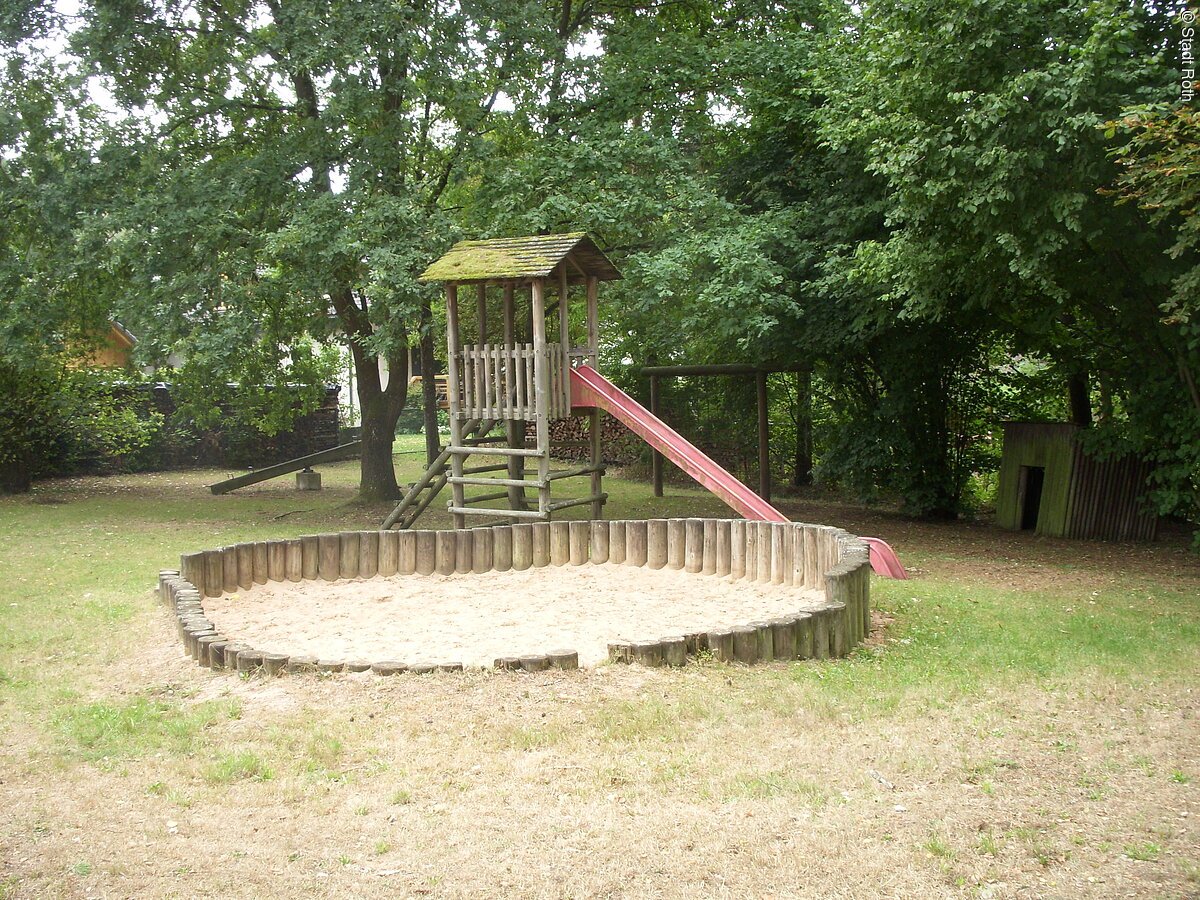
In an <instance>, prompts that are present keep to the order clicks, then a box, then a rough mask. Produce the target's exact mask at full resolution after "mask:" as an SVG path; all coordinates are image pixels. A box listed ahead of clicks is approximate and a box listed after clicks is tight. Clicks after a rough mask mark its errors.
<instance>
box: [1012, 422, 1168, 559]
mask: <svg viewBox="0 0 1200 900" xmlns="http://www.w3.org/2000/svg"><path fill="white" fill-rule="evenodd" d="M1080 430H1081V429H1080V427H1079V426H1078V425H1072V424H1069V423H1065V422H1005V423H1004V452H1003V455H1002V457H1001V460H1000V485H999V489H998V491H997V496H996V521H997V523H998V524H999V525H1001V526H1002V527H1004V528H1012V529H1018V530H1022V531H1034V532H1037V533H1038V534H1046V535H1051V536H1054V537H1068V538H1084V539H1093V540H1111V541H1131V540H1153V539H1154V535H1155V532H1156V531H1157V528H1158V517H1157V516H1156V515H1155V514H1154V513H1153V512H1150V511H1148V510H1147V509H1146V508H1145V506H1144V505H1143V504H1142V503H1141V496H1142V494H1143V493H1144V492H1145V490H1146V479H1147V477H1148V476H1149V474H1150V471H1151V465H1150V463H1148V462H1147V461H1146V460H1142V459H1138V458H1136V457H1133V456H1126V457H1123V458H1120V459H1111V460H1100V459H1096V458H1094V457H1092V456H1089V455H1088V454H1086V453H1085V452H1084V450H1083V447H1082V446H1081V444H1080V440H1079V434H1080Z"/></svg>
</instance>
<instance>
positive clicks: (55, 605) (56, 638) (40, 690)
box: [0, 435, 1200, 784]
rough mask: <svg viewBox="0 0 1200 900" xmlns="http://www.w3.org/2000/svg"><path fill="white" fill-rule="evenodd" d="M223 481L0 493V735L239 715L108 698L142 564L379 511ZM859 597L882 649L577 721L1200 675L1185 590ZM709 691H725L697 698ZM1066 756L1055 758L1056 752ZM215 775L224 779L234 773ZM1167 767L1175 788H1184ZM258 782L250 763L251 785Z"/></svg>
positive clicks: (331, 768) (931, 703)
mask: <svg viewBox="0 0 1200 900" xmlns="http://www.w3.org/2000/svg"><path fill="white" fill-rule="evenodd" d="M422 446H423V444H422V439H421V437H420V435H415V436H407V437H404V438H400V439H398V440H397V445H396V448H397V456H396V462H397V469H398V477H399V478H400V480H401V481H406V480H410V479H412V478H415V477H416V476H417V474H419V472H420V470H421V468H422V461H423V453H422ZM226 474H227V473H225V472H214V471H208V472H188V473H169V474H161V475H146V476H138V477H132V476H131V477H119V478H111V479H83V480H77V481H59V482H50V483H46V484H39V485H37V486H36V489H35V492H34V493H33V494H32V495H29V496H23V497H6V498H0V541H3V543H4V545H5V547H6V552H5V553H4V554H2V555H0V585H3V588H0V590H2V593H0V726H2V725H3V721H4V719H5V718H6V717H10V718H11V717H13V716H14V715H15V714H16V713H18V712H24V713H26V714H31V716H30V717H31V718H33V719H35V720H36V721H38V722H41V723H43V725H44V726H46V727H47V729H48V731H49V732H50V733H51V734H56V735H58V736H60V737H63V738H65V741H64V747H65V748H66V749H67V750H69V751H70V753H72V754H75V755H77V756H79V757H81V758H83V759H86V760H98V759H124V758H130V757H136V756H141V755H145V754H146V753H148V752H162V753H169V754H189V753H194V752H197V751H198V750H199V749H201V748H202V747H203V746H204V732H205V730H206V729H207V728H208V727H209V726H210V725H211V724H212V723H213V722H215V721H218V720H220V719H222V718H228V717H230V716H236V715H237V709H236V705H227V704H226V705H222V704H203V703H201V704H195V703H189V702H186V700H185V699H184V698H180V697H177V696H171V695H169V694H166V693H164V692H162V691H158V692H150V693H146V694H145V695H144V696H135V697H132V698H130V697H127V696H123V695H122V692H121V685H120V678H121V672H122V666H124V667H127V666H128V665H129V664H130V661H129V660H128V658H127V656H126V653H127V651H126V644H127V642H128V641H127V635H129V634H131V633H132V634H136V633H138V632H139V631H140V630H141V629H143V628H144V627H145V626H146V625H147V624H148V623H151V622H153V621H155V617H158V616H161V611H160V610H159V609H158V608H157V605H156V601H155V599H154V596H153V593H152V591H151V590H150V589H151V588H152V586H153V584H154V580H155V575H156V573H157V571H158V570H159V569H160V568H164V567H168V566H172V565H174V564H175V563H176V561H177V560H178V556H179V554H180V553H181V552H185V551H191V550H196V549H203V548H207V547H215V546H221V545H223V544H227V543H230V542H234V541H239V540H248V539H255V540H263V539H271V538H287V537H294V536H297V535H300V534H305V533H313V532H319V531H327V530H331V529H333V528H338V529H349V528H368V527H377V526H378V523H379V521H380V520H381V519H382V517H383V515H384V514H386V512H387V508H386V506H383V507H364V506H362V505H360V504H359V503H358V502H357V500H356V498H355V494H354V487H355V483H356V479H357V463H356V462H354V461H348V462H344V463H338V464H334V465H330V466H324V467H322V474H323V476H324V483H325V490H324V491H322V492H321V493H320V494H317V495H312V494H304V495H301V494H298V493H297V492H296V491H295V490H294V488H293V484H292V482H291V480H290V479H288V478H283V479H279V480H276V481H273V482H266V483H264V484H262V485H259V486H256V487H255V488H250V489H245V490H243V491H239V492H236V493H234V494H229V495H224V496H219V497H217V496H213V495H211V494H209V493H208V491H207V490H206V488H205V485H206V484H208V483H210V482H212V481H215V480H217V479H218V478H220V477H223V476H225V475H226ZM605 486H606V489H607V490H608V491H609V493H610V498H611V499H610V502H609V505H608V508H607V510H606V513H607V515H608V516H609V517H611V518H645V517H648V516H673V515H710V514H726V511H725V510H724V508H723V506H722V504H721V503H720V502H719V501H718V500H716V499H715V498H713V497H711V496H709V495H708V494H706V493H704V492H703V491H701V490H699V489H685V488H682V487H678V486H674V485H672V486H669V487H668V491H667V494H668V496H666V497H664V498H655V497H653V496H652V493H651V491H650V488H649V485H648V484H646V483H643V482H637V481H630V480H624V479H620V478H613V477H610V478H607V479H606V481H605ZM436 505H437V504H435V506H436ZM783 506H784V509H785V511H786V510H787V509H788V507H787V505H786V503H785V504H783ZM580 514H581V515H582V512H581V513H580ZM857 514H859V513H856V512H854V511H853V510H852V509H850V508H846V507H834V508H830V509H820V508H818V509H816V510H813V509H802V510H800V512H799V513H798V514H797V515H798V516H802V517H805V518H809V519H814V518H823V519H825V520H826V521H833V522H835V523H841V522H843V521H844V519H843V517H844V516H846V515H851V516H852V515H857ZM422 524H423V525H425V526H427V527H444V526H447V525H449V520H448V518H447V516H446V515H445V513H444V512H431V513H430V514H429V516H428V518H427V519H424V520H422ZM877 524H878V523H877ZM885 524H886V522H885ZM893 524H894V523H893ZM896 527H899V526H896ZM905 527H906V528H907V526H905ZM995 534H1003V533H995ZM960 536H967V537H970V539H972V540H976V541H978V540H979V539H980V535H979V533H978V529H975V530H974V531H971V532H969V533H968V532H967V531H966V530H955V529H954V528H950V527H942V528H940V529H936V530H935V529H932V528H931V529H929V530H927V531H919V530H918V531H913V532H911V534H910V536H909V538H908V541H907V544H901V545H900V546H899V549H900V552H901V554H902V556H903V557H904V558H905V561H906V562H908V563H909V564H913V563H916V564H918V565H920V566H922V567H923V568H927V569H929V570H931V571H933V572H938V571H939V566H938V565H936V564H935V563H936V562H937V561H942V560H953V559H958V558H962V559H968V558H970V556H969V554H965V553H964V552H960V550H959V546H958V542H959V538H960ZM984 539H985V540H986V539H988V533H985V534H984ZM1021 539H1022V540H1023V539H1024V538H1023V537H1022V538H1021ZM1014 540H1015V539H1014ZM1030 546H1031V547H1032V548H1033V549H1034V550H1036V551H1037V552H1039V553H1042V554H1043V555H1044V557H1045V558H1046V559H1047V560H1048V561H1047V562H1046V563H1045V566H1044V567H1045V569H1046V570H1047V571H1048V572H1049V574H1050V575H1054V574H1055V573H1060V574H1062V575H1064V576H1070V575H1071V574H1072V573H1075V572H1081V571H1082V572H1085V573H1086V572H1087V571H1088V564H1087V563H1086V562H1081V561H1080V559H1079V557H1080V555H1081V554H1082V555H1084V556H1086V555H1087V554H1088V553H1090V552H1091V551H1090V550H1089V549H1088V548H1089V545H1086V544H1078V545H1066V544H1065V542H1064V549H1063V550H1062V551H1061V552H1059V553H1053V552H1051V550H1047V549H1046V548H1044V547H1043V546H1042V545H1039V544H1031V545H1030ZM1139 552H1140V551H1139ZM872 591H873V602H874V603H875V605H876V606H878V607H879V608H881V609H883V610H884V611H886V612H888V613H890V614H891V615H893V616H894V617H895V619H896V621H895V624H894V625H893V627H892V629H891V630H890V633H889V637H890V641H889V642H888V643H887V644H886V646H885V647H882V648H879V649H876V650H867V649H860V650H858V651H856V652H855V653H854V655H853V656H852V657H851V658H850V659H848V660H842V661H839V662H836V663H824V664H806V665H793V666H773V667H762V668H756V669H753V670H744V669H737V668H734V669H727V668H726V667H724V666H721V665H719V664H708V665H701V666H698V667H695V669H694V670H689V671H694V672H695V673H696V675H697V677H695V678H690V679H687V680H684V681H681V682H680V683H678V684H676V685H674V686H673V689H672V690H671V691H670V692H667V693H657V694H654V693H651V694H645V695H639V696H636V697H632V698H630V699H627V700H622V701H616V702H610V703H606V704H604V705H602V706H598V707H596V708H595V709H593V710H591V711H589V714H588V718H587V721H586V722H585V723H584V726H583V727H584V729H585V731H586V733H587V734H588V735H589V736H590V739H593V740H598V741H600V742H601V743H607V744H614V745H640V744H651V745H655V744H657V745H673V744H678V743H679V742H681V741H686V739H687V737H688V735H689V734H691V733H692V732H693V731H694V730H695V729H698V728H704V727H705V726H706V725H719V724H720V723H723V722H727V721H730V720H731V719H736V720H738V721H742V720H752V719H753V718H754V717H756V716H765V715H773V716H780V715H783V716H786V715H791V714H794V713H796V712H797V711H804V712H807V713H809V714H813V715H817V716H821V717H824V718H828V719H830V720H842V719H847V718H848V719H849V720H850V721H863V720H865V719H869V718H872V717H877V716H884V715H889V714H893V713H910V712H913V711H917V712H919V711H923V710H934V709H940V708H945V707H948V706H950V705H952V704H955V703H957V702H959V701H960V700H961V699H962V698H964V697H965V698H971V697H976V696H979V695H981V694H983V693H984V692H986V691H987V690H989V689H990V688H994V687H997V686H1011V685H1030V684H1034V685H1037V686H1039V687H1041V688H1051V689H1053V688H1054V687H1055V686H1056V685H1059V684H1062V683H1065V682H1068V681H1071V680H1072V679H1078V678H1079V677H1081V676H1082V677H1084V678H1086V677H1088V676H1089V675H1091V674H1102V675H1109V676H1115V677H1118V678H1121V679H1125V680H1128V681H1131V682H1133V683H1134V684H1143V683H1149V682H1151V681H1153V680H1154V679H1160V678H1179V677H1181V675H1180V673H1186V672H1190V671H1194V670H1195V669H1196V667H1197V663H1198V662H1200V654H1198V651H1197V648H1198V647H1200V590H1198V589H1197V581H1196V579H1195V578H1186V577H1179V576H1175V577H1169V578H1168V577H1166V576H1163V575H1161V574H1154V573H1150V574H1144V573H1139V572H1138V571H1136V570H1133V571H1131V572H1128V573H1125V572H1123V571H1119V570H1113V571H1112V572H1111V573H1110V575H1109V576H1108V577H1106V578H1105V579H1102V580H1101V581H1100V583H1099V584H1098V587H1092V586H1089V587H1087V588H1083V587H1080V586H1079V585H1078V584H1075V583H1073V582H1072V581H1071V580H1070V579H1069V578H1068V577H1064V581H1063V583H1062V584H1058V583H1056V582H1054V580H1053V578H1049V579H1047V580H1046V581H1045V582H1044V583H1042V582H1039V583H1038V586H1037V587H1036V588H1034V589H1029V588H1024V587H1004V586H1003V585H1002V582H1000V581H997V580H992V581H989V582H988V583H986V584H980V583H966V582H964V581H961V580H958V579H956V578H954V577H952V576H950V575H945V574H924V575H922V577H920V578H918V579H916V580H913V581H907V582H896V581H884V580H880V579H875V580H874V581H873V584H872ZM718 679H727V680H728V681H729V682H730V684H731V685H732V690H719V691H717V690H713V684H714V683H715V682H716V680H718ZM335 724H336V723H331V722H330V721H329V720H326V722H325V727H326V730H325V731H319V732H317V733H315V734H311V735H307V736H306V737H305V738H304V739H303V742H302V743H301V744H299V745H298V746H295V747H293V748H292V752H293V755H294V757H295V759H296V760H297V762H295V763H294V765H295V766H296V767H297V768H298V770H299V771H304V772H307V773H308V774H310V775H311V776H313V777H315V778H318V779H324V780H332V781H336V780H339V779H341V778H342V777H343V776H344V773H345V772H346V766H345V760H344V759H343V756H344V752H343V747H342V737H341V736H340V733H338V732H337V731H336V730H335ZM573 730H577V729H576V728H573V727H571V726H569V725H567V724H566V723H563V722H557V721H555V720H554V717H553V716H551V717H549V718H548V719H546V720H544V721H541V722H536V723H523V724H522V725H521V726H520V727H519V728H518V729H517V730H515V731H512V732H511V733H509V734H506V735H499V736H498V737H499V739H500V740H501V742H502V743H504V744H506V745H507V746H509V747H510V748H513V749H518V750H535V749H553V748H554V747H555V746H556V745H558V744H561V743H563V742H564V741H566V740H567V737H566V736H567V735H569V734H570V733H572V731H573ZM299 733H301V732H299V731H296V730H294V731H293V732H292V734H299ZM285 737H286V736H285ZM1063 739H1064V740H1067V738H1065V737H1064V738H1063ZM297 740H300V739H299V738H297ZM1062 750H1063V752H1070V748H1069V746H1068V745H1067V744H1065V743H1064V744H1063V746H1062ZM271 758H272V760H273V761H274V756H272V757H271ZM229 765H230V766H231V768H230V770H229V771H230V777H234V778H236V777H244V776H242V775H238V774H237V767H236V766H232V764H231V763H230V764H229ZM289 765H292V763H289ZM268 768H269V767H268ZM985 774H986V773H985ZM1180 774H1181V776H1182V778H1175V780H1176V781H1179V782H1180V783H1186V781H1184V780H1183V778H1187V776H1186V775H1182V773H1180ZM260 775H261V772H260V771H257V770H255V771H254V772H252V775H251V777H259V776H260ZM218 777H224V776H218ZM983 780H986V781H988V783H989V784H990V781H991V779H990V778H984V779H983Z"/></svg>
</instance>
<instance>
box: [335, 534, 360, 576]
mask: <svg viewBox="0 0 1200 900" xmlns="http://www.w3.org/2000/svg"><path fill="white" fill-rule="evenodd" d="M338 544H339V548H340V559H339V562H338V571H339V572H340V573H341V577H342V578H357V577H358V547H359V544H360V541H359V534H358V532H357V531H343V532H341V534H339V535H338Z"/></svg>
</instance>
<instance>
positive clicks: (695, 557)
mask: <svg viewBox="0 0 1200 900" xmlns="http://www.w3.org/2000/svg"><path fill="white" fill-rule="evenodd" d="M683 544H684V547H683V571H685V572H690V573H692V574H699V573H700V572H702V571H703V570H704V519H688V520H687V521H685V522H684V539H683Z"/></svg>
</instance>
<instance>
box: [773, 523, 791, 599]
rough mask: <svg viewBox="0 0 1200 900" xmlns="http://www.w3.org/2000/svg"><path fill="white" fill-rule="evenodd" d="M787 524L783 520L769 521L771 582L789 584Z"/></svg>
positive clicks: (789, 559)
mask: <svg viewBox="0 0 1200 900" xmlns="http://www.w3.org/2000/svg"><path fill="white" fill-rule="evenodd" d="M788 528H789V526H788V525H787V524H785V523H783V522H772V523H771V584H790V583H791V574H792V559H791V553H790V550H791V541H789V540H787V539H788V538H790V537H791V535H790V534H789V533H788Z"/></svg>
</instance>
